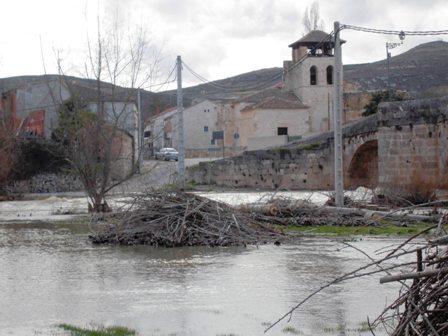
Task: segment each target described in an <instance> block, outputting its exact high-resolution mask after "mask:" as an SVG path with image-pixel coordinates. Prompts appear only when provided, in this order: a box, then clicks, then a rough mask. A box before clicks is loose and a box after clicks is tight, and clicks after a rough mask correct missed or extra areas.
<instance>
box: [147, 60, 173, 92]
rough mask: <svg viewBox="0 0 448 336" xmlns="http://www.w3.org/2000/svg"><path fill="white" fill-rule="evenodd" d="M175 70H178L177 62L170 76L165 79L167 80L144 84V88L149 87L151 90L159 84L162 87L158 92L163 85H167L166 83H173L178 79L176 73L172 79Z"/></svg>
mask: <svg viewBox="0 0 448 336" xmlns="http://www.w3.org/2000/svg"><path fill="white" fill-rule="evenodd" d="M174 70H176V64H175V65H174V67H173V68H172V69H171V71H170V73H169V75H168V77H167V78H166V79H165V81H163V82H161V83H157V84H148V85H146V86H144V87H143V88H149V90H150V91H151V88H152V87H154V86H156V87H157V86H158V87H160V88H159V89H158V90H157V92H159V91H161V90H162V88H163V86H165V85H167V84H169V83H173V82H175V81H176V79H177V78H176V75H174V78H173V79H170V78H171V76H172V75H173V73H174Z"/></svg>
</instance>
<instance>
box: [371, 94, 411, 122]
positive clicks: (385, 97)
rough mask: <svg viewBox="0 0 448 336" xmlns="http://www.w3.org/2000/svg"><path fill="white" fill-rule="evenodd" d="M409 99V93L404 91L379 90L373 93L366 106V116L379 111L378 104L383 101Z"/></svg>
mask: <svg viewBox="0 0 448 336" xmlns="http://www.w3.org/2000/svg"><path fill="white" fill-rule="evenodd" d="M406 99H407V94H406V93H405V92H403V91H395V90H394V91H389V90H385V91H378V92H375V93H373V94H372V98H371V99H370V102H369V103H368V104H366V105H365V106H364V112H363V113H362V115H363V116H364V117H367V116H370V115H372V114H375V113H377V112H378V105H379V104H380V103H382V102H389V101H402V100H406Z"/></svg>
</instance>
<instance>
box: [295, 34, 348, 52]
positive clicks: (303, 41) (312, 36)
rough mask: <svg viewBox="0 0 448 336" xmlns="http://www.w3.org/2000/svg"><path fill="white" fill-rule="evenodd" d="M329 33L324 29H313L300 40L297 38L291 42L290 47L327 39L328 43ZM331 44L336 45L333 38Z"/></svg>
mask: <svg viewBox="0 0 448 336" xmlns="http://www.w3.org/2000/svg"><path fill="white" fill-rule="evenodd" d="M328 39H329V34H328V33H326V32H324V31H322V30H312V31H310V32H309V33H308V34H306V35H305V36H304V37H302V38H301V39H300V40H297V41H296V42H294V43H291V44H290V45H289V47H291V48H296V47H300V46H302V45H303V46H312V45H315V44H316V43H321V42H323V41H326V43H329V42H330V41H329V40H328ZM341 43H345V41H344V40H341ZM331 45H332V46H333V45H334V42H333V38H332V39H331Z"/></svg>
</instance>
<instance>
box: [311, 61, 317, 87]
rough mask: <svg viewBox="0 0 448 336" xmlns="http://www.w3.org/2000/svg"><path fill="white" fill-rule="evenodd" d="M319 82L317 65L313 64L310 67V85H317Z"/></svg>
mask: <svg viewBox="0 0 448 336" xmlns="http://www.w3.org/2000/svg"><path fill="white" fill-rule="evenodd" d="M316 84H317V68H316V66H315V65H313V66H312V67H311V68H310V85H316Z"/></svg>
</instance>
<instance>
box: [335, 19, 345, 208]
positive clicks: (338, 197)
mask: <svg viewBox="0 0 448 336" xmlns="http://www.w3.org/2000/svg"><path fill="white" fill-rule="evenodd" d="M334 63H335V64H334V70H335V80H334V98H333V117H334V123H333V124H334V127H333V128H334V191H335V202H336V206H337V207H342V206H344V171H343V164H342V109H343V104H342V94H343V93H342V75H343V74H342V71H343V69H342V50H341V38H340V25H339V22H338V21H336V22H335V23H334Z"/></svg>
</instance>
